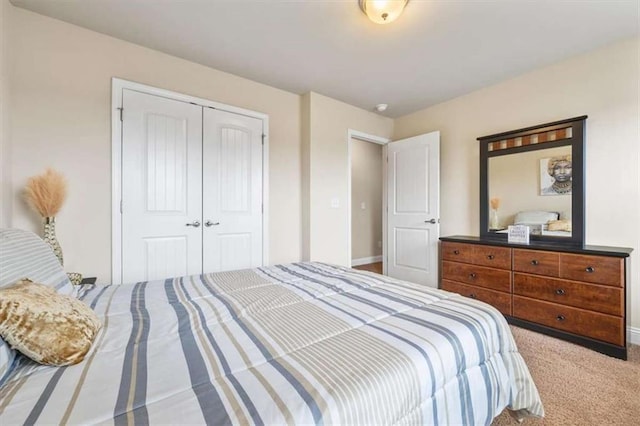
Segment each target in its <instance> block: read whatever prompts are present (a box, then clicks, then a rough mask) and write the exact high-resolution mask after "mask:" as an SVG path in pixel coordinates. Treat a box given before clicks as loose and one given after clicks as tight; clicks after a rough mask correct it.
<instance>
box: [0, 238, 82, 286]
mask: <svg viewBox="0 0 640 426" xmlns="http://www.w3.org/2000/svg"><path fill="white" fill-rule="evenodd" d="M22 278H29V279H31V280H33V281H36V282H39V283H42V284H46V285H48V286H52V287H54V288H55V289H56V290H57V291H58V292H59V293H61V294H68V295H75V294H76V288H75V287H74V286H73V284H71V281H69V277H67V274H66V273H65V272H64V269H62V265H60V262H59V261H58V258H57V257H56V256H55V254H53V250H51V247H50V246H49V245H48V244H47V243H45V242H44V241H43V240H42V239H41V238H40V237H38V236H37V235H36V234H34V233H33V232H29V231H25V230H22V229H0V289H1V288H2V287H6V286H8V285H11V284H13V283H15V282H16V281H18V280H19V279H22Z"/></svg>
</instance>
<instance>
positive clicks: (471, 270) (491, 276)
mask: <svg viewBox="0 0 640 426" xmlns="http://www.w3.org/2000/svg"><path fill="white" fill-rule="evenodd" d="M442 279H445V280H450V281H458V282H460V283H463V284H471V285H475V286H480V287H486V288H490V289H493V290H498V291H504V292H507V293H510V292H511V271H507V270H503V269H494V268H486V267H483V266H476V265H466V264H464V263H457V262H447V261H443V262H442Z"/></svg>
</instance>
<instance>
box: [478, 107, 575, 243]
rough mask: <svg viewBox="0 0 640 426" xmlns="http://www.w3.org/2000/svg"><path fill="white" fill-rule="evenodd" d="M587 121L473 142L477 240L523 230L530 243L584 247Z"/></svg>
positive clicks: (515, 132) (553, 125) (521, 130)
mask: <svg viewBox="0 0 640 426" xmlns="http://www.w3.org/2000/svg"><path fill="white" fill-rule="evenodd" d="M586 118H587V117H586V116H584V117H578V118H574V119H569V120H563V121H558V122H554V123H547V124H542V125H539V126H534V127H529V128H526V129H520V130H514V131H511V132H505V133H500V134H496V135H491V136H484V137H481V138H478V140H479V141H480V143H481V151H480V152H481V155H480V196H481V199H480V224H481V226H480V236H481V237H482V238H490V239H505V240H506V239H507V227H508V226H509V225H526V226H528V227H529V233H530V239H531V240H534V241H535V240H542V241H545V242H547V243H556V244H572V245H582V244H583V243H584V126H585V120H586Z"/></svg>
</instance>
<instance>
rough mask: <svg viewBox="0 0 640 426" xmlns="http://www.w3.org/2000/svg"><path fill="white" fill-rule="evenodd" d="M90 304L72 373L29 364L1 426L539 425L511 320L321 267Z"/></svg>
mask: <svg viewBox="0 0 640 426" xmlns="http://www.w3.org/2000/svg"><path fill="white" fill-rule="evenodd" d="M81 298H82V300H83V301H84V302H86V303H87V304H88V305H90V306H91V307H92V308H93V309H94V310H95V311H96V313H97V314H98V316H99V317H101V319H102V321H103V324H104V325H103V328H102V330H101V331H100V333H99V334H98V336H97V338H96V341H95V343H94V346H93V347H92V349H91V351H90V353H89V354H88V355H87V357H86V358H85V360H84V361H83V362H82V363H80V364H78V365H74V366H69V367H61V368H55V367H46V366H40V365H37V364H35V363H33V362H31V361H29V360H28V359H26V358H24V357H18V362H16V363H14V365H13V366H12V371H11V375H10V378H9V380H8V382H7V383H6V384H5V385H4V386H3V387H2V389H0V417H1V418H2V423H3V424H15V423H27V424H33V423H57V424H60V423H71V424H80V423H82V424H96V423H100V424H130V423H139V424H148V423H151V424H156V423H163V424H167V423H173V424H177V423H180V424H186V423H191V424H205V423H206V424H219V425H223V424H257V425H262V424H278V425H280V424H337V423H341V424H360V425H365V424H366V425H370V424H489V423H491V421H492V419H493V418H494V417H495V416H497V415H498V414H500V413H501V412H502V411H503V409H504V408H508V409H510V410H513V411H514V413H515V414H516V415H517V416H542V415H543V408H542V404H541V402H540V398H539V395H538V392H537V390H536V387H535V385H534V383H533V381H532V378H531V376H530V374H529V371H528V369H527V367H526V365H525V363H524V361H523V359H522V357H521V356H520V354H519V353H518V351H517V348H516V345H515V343H514V340H513V337H512V335H511V332H510V330H509V327H508V325H507V323H506V321H505V319H504V317H503V316H502V315H501V314H500V313H499V312H498V311H497V310H495V309H494V308H492V307H491V306H489V305H486V304H484V303H482V302H478V301H475V300H472V299H468V298H463V297H461V296H459V295H456V294H453V293H448V292H445V291H440V290H436V289H431V288H428V287H425V286H422V285H417V284H412V283H408V282H404V281H399V280H395V279H392V278H389V277H383V276H380V275H377V274H373V273H368V272H362V271H355V270H353V269H350V268H343V267H338V266H333V265H327V264H322V263H295V264H289V265H277V266H271V267H265V268H257V269H248V270H241V271H231V272H221V273H215V274H206V275H201V276H189V277H179V278H172V279H167V280H163V281H156V282H140V283H135V284H131V285H119V286H116V285H112V286H96V287H94V288H91V289H86V290H85V291H84V292H83V294H82V295H81Z"/></svg>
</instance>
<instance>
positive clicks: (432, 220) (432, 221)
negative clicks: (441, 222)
mask: <svg viewBox="0 0 640 426" xmlns="http://www.w3.org/2000/svg"><path fill="white" fill-rule="evenodd" d="M437 222H438V221H437V220H435V219H431V220H425V221H424V223H434V224H435V223H437Z"/></svg>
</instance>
